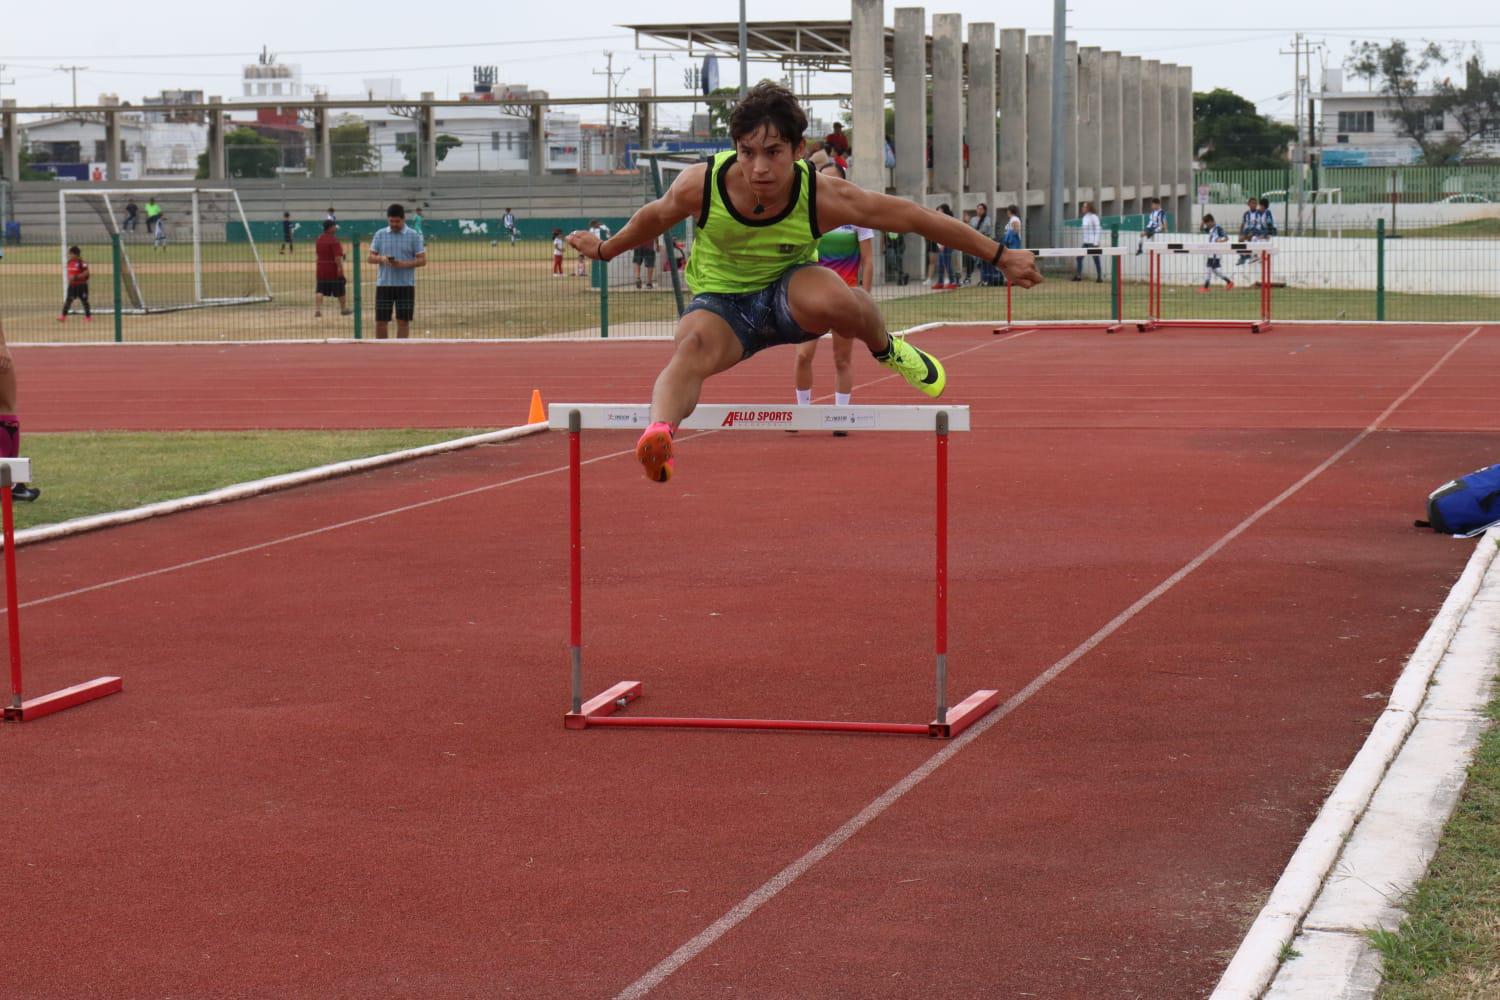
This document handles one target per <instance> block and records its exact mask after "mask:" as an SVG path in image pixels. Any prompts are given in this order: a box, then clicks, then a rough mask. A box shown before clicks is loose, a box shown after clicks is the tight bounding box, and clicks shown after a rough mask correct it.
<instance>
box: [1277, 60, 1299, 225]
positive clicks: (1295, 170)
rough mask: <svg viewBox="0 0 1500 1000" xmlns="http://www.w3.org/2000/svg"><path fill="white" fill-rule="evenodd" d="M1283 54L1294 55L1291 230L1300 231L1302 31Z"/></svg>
mask: <svg viewBox="0 0 1500 1000" xmlns="http://www.w3.org/2000/svg"><path fill="white" fill-rule="evenodd" d="M1281 54H1282V55H1290V56H1291V57H1292V125H1293V127H1294V128H1295V129H1296V131H1297V138H1296V139H1294V140H1293V141H1292V163H1291V167H1292V197H1293V199H1294V200H1295V204H1296V206H1297V214H1296V215H1295V216H1293V219H1292V226H1291V232H1292V233H1298V232H1301V230H1302V202H1303V198H1304V196H1303V193H1302V160H1303V156H1302V32H1300V31H1299V32H1297V34H1296V36H1295V37H1294V38H1293V39H1292V51H1291V52H1287V50H1286V49H1282V50H1281Z"/></svg>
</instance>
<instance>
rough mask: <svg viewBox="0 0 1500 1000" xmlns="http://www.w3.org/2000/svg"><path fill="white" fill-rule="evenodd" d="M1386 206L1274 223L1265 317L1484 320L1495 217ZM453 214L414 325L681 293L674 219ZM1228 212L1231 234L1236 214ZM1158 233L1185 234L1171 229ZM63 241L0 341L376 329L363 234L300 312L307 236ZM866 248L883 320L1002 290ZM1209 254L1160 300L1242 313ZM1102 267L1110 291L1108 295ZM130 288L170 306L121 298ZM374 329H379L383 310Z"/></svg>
mask: <svg viewBox="0 0 1500 1000" xmlns="http://www.w3.org/2000/svg"><path fill="white" fill-rule="evenodd" d="M647 183H649V180H647V181H643V184H642V188H641V201H642V202H644V201H645V199H646V198H647V197H649V196H650V195H651V194H653V193H654V191H653V190H652V189H649V188H647V187H646V184H647ZM1375 207H1376V208H1380V206H1375ZM1388 208H1389V206H1385V208H1384V209H1382V212H1384V213H1385V214H1381V215H1379V216H1378V217H1375V218H1371V219H1370V220H1368V225H1366V224H1365V223H1363V222H1357V221H1356V222H1349V223H1347V224H1345V225H1343V226H1342V227H1341V228H1340V229H1339V230H1338V232H1337V235H1334V234H1333V233H1332V231H1331V230H1329V229H1327V228H1314V229H1309V230H1308V231H1309V232H1312V233H1316V235H1308V236H1282V237H1280V238H1278V239H1277V240H1276V241H1275V247H1276V254H1275V256H1274V272H1273V282H1274V284H1275V286H1276V287H1275V290H1274V296H1275V309H1274V313H1275V316H1276V317H1277V318H1279V319H1284V320H1289V319H1300V320H1370V321H1373V320H1378V319H1386V320H1396V321H1464V322H1481V321H1487V322H1497V321H1500V221H1497V220H1496V219H1494V218H1488V219H1486V218H1479V219H1473V220H1467V221H1458V222H1454V221H1452V213H1451V212H1447V213H1443V212H1438V211H1436V210H1434V209H1432V208H1430V207H1429V208H1426V209H1424V207H1423V206H1416V205H1413V206H1401V209H1400V213H1399V214H1398V216H1397V217H1396V225H1395V226H1394V227H1393V226H1392V225H1391V220H1390V218H1389V213H1388V211H1386V209H1388ZM1424 212H1425V213H1426V214H1424ZM459 221H460V220H459V219H455V218H441V219H431V218H429V219H427V220H426V221H425V222H424V228H425V229H426V230H427V231H428V236H429V241H428V246H427V256H428V261H429V264H428V266H427V267H426V268H424V269H422V270H419V271H418V272H417V274H416V282H417V293H416V311H415V317H414V320H413V322H412V323H411V328H410V332H411V335H412V336H413V337H416V338H424V339H480V338H484V339H491V338H504V339H561V338H573V339H593V338H600V337H605V336H607V337H609V338H611V339H613V338H619V337H637V336H651V337H666V336H670V335H671V334H672V332H673V330H674V329H675V325H676V321H677V317H678V315H679V313H680V310H681V308H682V306H683V304H684V302H685V299H686V297H687V295H688V293H687V292H686V290H685V289H684V288H683V286H682V283H681V273H680V270H679V272H678V273H677V275H676V276H675V277H676V279H677V280H676V281H675V282H674V281H673V278H674V275H673V273H672V271H671V270H669V268H670V267H672V266H676V267H677V268H679V269H680V268H681V266H682V263H683V251H684V250H686V249H687V245H688V241H687V233H686V231H685V230H682V231H679V232H678V233H676V234H674V237H673V240H672V245H673V253H672V256H671V258H670V263H669V258H668V256H667V253H666V250H665V248H664V243H659V244H658V245H657V250H656V253H655V256H654V259H649V260H648V259H646V258H645V255H642V259H640V260H639V261H638V260H637V259H636V255H635V254H633V253H631V252H629V251H627V252H626V253H624V254H623V255H622V256H620V257H618V258H616V259H615V260H614V261H611V262H610V263H609V264H608V265H607V266H606V265H600V264H595V263H593V262H586V261H581V260H580V259H579V257H578V255H577V254H576V253H575V252H573V251H572V250H565V252H564V253H563V255H562V256H561V259H560V260H558V259H556V258H555V257H554V253H553V245H552V242H551V240H552V229H553V228H557V229H561V228H563V227H562V226H552V225H551V224H552V223H554V222H560V221H563V220H562V219H560V218H556V219H554V218H551V217H548V218H547V219H545V221H544V222H543V223H541V224H538V222H537V220H536V219H528V218H525V217H523V218H521V219H520V223H521V227H520V228H521V236H520V238H519V239H517V240H516V241H514V242H512V241H511V239H510V238H509V236H508V235H506V234H496V233H494V232H493V231H492V230H491V231H485V232H475V231H473V229H472V227H471V228H470V229H469V230H468V231H465V230H464V229H463V228H461V227H459V226H458V225H457V223H458V222H459ZM583 221H587V220H583ZM613 221H616V222H617V221H618V219H615V220H613ZM1193 221H1196V217H1195V218H1194V220H1193ZM1221 221H1223V220H1221ZM1227 221H1229V222H1230V223H1231V224H1230V225H1229V226H1228V228H1229V229H1230V230H1231V233H1233V229H1234V226H1235V224H1237V222H1238V220H1237V219H1234V220H1227ZM439 223H442V224H443V225H439ZM449 223H452V224H453V225H452V227H451V228H450V227H449V226H448V225H446V224H449ZM549 227H550V228H549ZM1285 231H1286V227H1285V226H1283V232H1285ZM72 232H73V231H72V230H70V235H71V234H72ZM1067 232H1068V233H1072V234H1076V233H1077V232H1078V231H1077V230H1072V229H1070V230H1067ZM278 236H279V234H278ZM1163 236H1164V237H1165V238H1168V239H1196V238H1198V237H1197V236H1196V235H1195V234H1192V233H1189V232H1182V231H1180V230H1179V231H1177V232H1175V233H1168V234H1163ZM1118 239H1119V240H1120V242H1121V243H1122V244H1123V245H1125V246H1127V247H1129V248H1132V249H1134V248H1135V247H1137V246H1138V245H1139V243H1140V235H1139V233H1136V232H1131V231H1129V230H1124V231H1122V232H1121V233H1120V235H1119V237H1118ZM80 246H81V249H82V250H83V254H84V259H85V260H86V261H87V262H88V263H89V265H90V267H91V269H92V281H91V289H90V290H91V292H92V305H93V309H94V320H93V321H92V322H85V321H84V320H83V318H82V316H81V315H80V314H79V313H80V312H81V311H80V310H77V309H76V308H75V311H74V315H72V316H70V317H68V319H67V320H66V321H65V322H59V321H58V317H59V312H60V308H61V306H62V302H63V297H64V285H63V261H62V253H61V249H60V247H59V244H58V240H57V236H56V234H55V233H53V234H51V236H50V238H49V237H48V234H46V233H44V232H41V233H39V232H38V231H37V229H36V228H33V229H32V230H30V231H29V232H28V237H27V241H26V242H25V243H23V244H21V245H11V246H7V247H6V248H5V259H4V260H3V261H0V322H3V324H4V328H5V334H6V337H7V339H8V340H10V341H11V342H12V343H28V342H30V343H40V342H109V341H113V340H121V341H124V342H127V343H134V342H148V341H154V342H186V341H254V340H283V339H294V340H308V339H346V338H347V339H353V338H356V337H358V338H361V339H372V338H373V337H374V336H375V322H376V316H375V309H376V294H375V284H376V280H377V271H378V268H377V267H376V266H374V265H371V264H370V263H368V262H367V260H366V257H367V255H368V253H369V242H368V238H367V237H365V236H363V235H357V236H355V237H354V238H353V239H348V240H346V241H345V243H344V248H345V253H346V258H345V274H346V277H347V286H348V287H347V292H348V294H347V296H346V299H345V304H346V305H347V306H348V308H349V309H350V310H351V313H350V314H349V315H341V310H340V306H339V304H338V303H337V302H335V301H330V300H324V302H323V308H322V315H321V316H315V315H314V307H315V301H316V300H315V292H316V283H315V264H314V255H313V248H312V244H311V242H310V241H305V240H301V239H294V241H293V243H292V245H291V246H290V247H287V246H282V245H281V244H280V241H279V239H277V238H273V239H272V240H270V241H261V240H257V242H256V243H255V244H254V246H253V252H252V247H251V246H249V245H247V244H245V243H243V242H239V243H233V242H230V241H228V240H225V239H222V238H221V239H220V240H219V241H217V242H212V241H204V242H202V243H201V244H200V245H199V247H198V248H197V253H196V255H195V253H194V249H193V247H191V246H190V245H187V244H185V243H182V242H180V241H178V242H171V243H169V245H168V246H167V247H165V248H164V249H156V248H155V247H154V242H153V240H152V239H151V238H150V237H148V236H146V235H145V234H143V233H125V234H123V235H122V236H121V237H120V238H119V240H118V241H117V243H116V242H115V241H111V240H110V239H109V237H108V234H103V233H101V234H99V235H98V236H97V237H93V238H89V239H84V240H82V241H81V243H80ZM257 254H258V257H259V260H258V262H257V260H256V255H257ZM882 257H883V261H882V264H883V266H882V267H881V268H880V271H879V272H878V273H879V274H880V277H879V278H878V281H877V284H876V286H875V289H874V294H875V298H876V299H877V301H878V302H879V303H880V305H881V308H882V310H883V312H884V314H885V316H886V320H887V322H888V323H889V324H890V325H891V326H892V327H893V328H902V327H908V326H913V325H916V324H920V323H928V322H938V321H965V320H968V321H992V320H996V321H998V320H1003V319H1004V318H1005V317H1006V315H1007V313H1006V308H1007V307H1006V290H1005V289H1004V288H1003V287H996V286H987V285H984V284H983V283H982V278H983V277H984V271H983V269H982V268H980V267H978V266H970V265H976V264H977V262H973V261H965V260H964V259H963V258H962V257H961V255H957V254H955V257H956V258H957V260H956V261H955V263H956V265H957V269H958V271H959V275H960V277H959V284H960V287H958V288H956V289H953V290H935V289H933V288H931V287H930V286H929V284H928V281H930V274H931V273H932V271H931V270H930V268H931V267H932V263H933V262H932V260H931V258H929V260H928V263H927V268H924V272H923V273H922V274H908V275H901V274H899V273H898V270H899V266H900V261H901V254H900V253H899V251H897V250H892V251H891V252H888V253H886V254H883V255H882ZM1147 260H1148V257H1147V256H1146V255H1145V254H1142V255H1136V254H1135V253H1133V252H1132V253H1130V254H1128V255H1127V256H1125V257H1123V258H1121V259H1120V263H1119V270H1118V275H1116V273H1115V272H1114V270H1113V268H1112V267H1111V266H1110V264H1109V263H1106V264H1105V270H1104V271H1103V272H1102V273H1100V272H1095V271H1094V269H1093V262H1092V261H1086V262H1084V264H1083V266H1082V267H1081V268H1080V267H1078V266H1077V265H1076V264H1075V263H1074V262H1072V261H1068V260H1061V261H1048V262H1046V264H1047V266H1046V268H1045V271H1046V274H1047V277H1048V279H1049V280H1048V282H1047V283H1046V284H1044V285H1042V286H1040V287H1039V288H1036V289H1033V290H1030V291H1024V292H1020V291H1018V292H1016V293H1015V294H1014V295H1013V296H1011V297H1010V309H1011V315H1012V317H1013V319H1014V320H1015V321H1017V322H1041V321H1068V320H1103V319H1110V318H1112V317H1114V316H1116V315H1117V314H1119V315H1120V316H1121V318H1124V319H1127V320H1128V319H1132V318H1139V317H1142V316H1144V314H1145V312H1146V301H1147V299H1146V274H1147V270H1146V262H1147ZM126 261H128V262H129V267H128V268H127V267H126ZM1222 263H1223V269H1224V272H1225V274H1226V275H1228V276H1229V277H1230V278H1231V279H1232V280H1233V281H1234V282H1235V289H1234V290H1233V291H1225V290H1223V284H1222V282H1217V283H1216V284H1215V285H1214V288H1213V290H1212V291H1211V292H1209V293H1204V292H1201V291H1199V290H1198V289H1199V288H1201V286H1202V283H1203V280H1204V278H1205V277H1206V272H1205V260H1204V259H1203V258H1201V257H1182V258H1177V259H1170V260H1169V262H1168V265H1167V268H1166V270H1167V273H1166V287H1165V288H1164V291H1163V297H1162V308H1163V314H1164V315H1165V316H1167V317H1171V318H1195V319H1219V318H1222V319H1242V318H1243V319H1248V318H1251V317H1253V316H1254V314H1255V310H1256V307H1257V303H1258V296H1257V295H1255V294H1254V293H1253V292H1252V291H1251V289H1253V288H1254V287H1255V284H1256V282H1257V280H1258V278H1259V270H1258V266H1257V265H1255V264H1254V263H1253V262H1252V261H1247V260H1244V259H1242V255H1240V254H1234V253H1228V252H1226V253H1225V254H1224V255H1223V257H1222ZM262 267H263V268H264V274H265V281H266V282H267V283H268V284H269V286H270V292H271V294H270V298H269V300H268V301H242V302H240V303H239V304H220V305H202V306H201V307H191V308H184V307H185V306H197V304H198V301H199V300H212V299H215V298H228V297H232V294H238V293H241V292H243V291H244V289H245V288H247V287H253V286H254V285H255V284H256V283H257V282H258V281H259V273H260V268H262ZM1075 278H1076V279H1078V280H1074V279H1075ZM252 279H253V280H252ZM1116 282H1118V285H1119V294H1118V296H1116V295H1115V294H1114V288H1115V283H1116ZM674 285H675V287H674ZM138 300H143V301H144V302H145V303H146V305H148V306H152V307H160V308H165V309H168V310H169V311H159V312H150V311H148V312H141V311H138V309H137V302H138ZM1117 302H1118V306H1117V305H1116V303H1117ZM390 332H391V333H392V334H394V333H395V332H396V330H395V325H394V324H392V329H391V331H390Z"/></svg>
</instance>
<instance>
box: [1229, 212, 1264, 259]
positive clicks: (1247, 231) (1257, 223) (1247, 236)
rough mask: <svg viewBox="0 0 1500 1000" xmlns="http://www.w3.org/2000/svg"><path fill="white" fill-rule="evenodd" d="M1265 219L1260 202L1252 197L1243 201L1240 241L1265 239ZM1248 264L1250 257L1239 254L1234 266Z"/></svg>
mask: <svg viewBox="0 0 1500 1000" xmlns="http://www.w3.org/2000/svg"><path fill="white" fill-rule="evenodd" d="M1265 226H1266V217H1265V216H1264V215H1262V214H1261V211H1260V201H1259V200H1258V199H1257V198H1255V197H1254V196H1253V195H1252V196H1251V197H1250V198H1248V199H1247V200H1246V201H1245V214H1244V215H1242V216H1240V239H1242V240H1258V239H1263V238H1265V235H1266V229H1265ZM1248 263H1250V255H1249V254H1247V253H1242V254H1240V258H1239V260H1237V261H1235V266H1237V267H1238V266H1240V265H1243V264H1248Z"/></svg>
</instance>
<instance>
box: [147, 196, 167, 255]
mask: <svg viewBox="0 0 1500 1000" xmlns="http://www.w3.org/2000/svg"><path fill="white" fill-rule="evenodd" d="M146 207H147V208H148V209H149V208H150V207H151V206H150V205H147V206H146ZM151 235H152V237H153V238H152V241H151V251H152V252H153V253H155V252H156V251H157V250H162V251H165V250H166V249H167V216H166V214H165V213H164V212H162V210H161V209H160V208H158V209H157V210H156V221H154V222H152V223H151Z"/></svg>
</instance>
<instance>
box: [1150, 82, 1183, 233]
mask: <svg viewBox="0 0 1500 1000" xmlns="http://www.w3.org/2000/svg"><path fill="white" fill-rule="evenodd" d="M1157 186H1158V190H1159V192H1160V197H1161V207H1162V208H1164V209H1165V210H1167V211H1168V212H1171V213H1172V225H1173V227H1174V228H1175V229H1176V231H1177V232H1184V231H1187V230H1189V229H1190V228H1191V227H1190V226H1189V225H1188V221H1189V220H1187V219H1186V218H1184V217H1183V216H1182V214H1181V213H1179V212H1178V210H1177V194H1178V192H1177V66H1176V64H1175V63H1162V64H1161V180H1159V181H1157Z"/></svg>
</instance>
